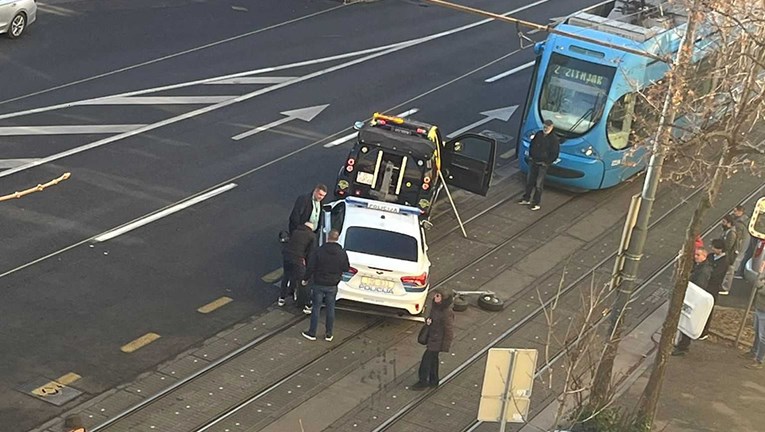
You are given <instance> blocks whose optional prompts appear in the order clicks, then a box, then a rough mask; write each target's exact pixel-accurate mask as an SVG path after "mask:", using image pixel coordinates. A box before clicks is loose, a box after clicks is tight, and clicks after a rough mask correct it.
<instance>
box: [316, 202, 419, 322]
mask: <svg viewBox="0 0 765 432" xmlns="http://www.w3.org/2000/svg"><path fill="white" fill-rule="evenodd" d="M420 213H421V210H420V209H418V208H416V207H409V206H404V205H399V204H392V203H386V202H380V201H373V200H368V199H364V198H357V197H348V198H346V199H345V200H341V201H335V202H333V203H331V204H327V205H325V206H324V207H323V215H322V220H321V235H320V236H319V243H321V244H323V243H324V242H325V241H326V238H327V234H328V233H329V231H330V230H331V229H337V230H338V231H340V244H341V245H342V246H343V248H344V249H345V250H346V252H347V253H348V261H349V262H350V265H351V270H350V271H349V272H346V273H345V274H344V275H343V279H342V281H340V284H339V285H338V290H337V299H338V300H351V301H355V302H361V303H368V304H373V305H378V306H385V307H389V308H394V309H405V310H406V311H407V312H409V313H410V314H412V315H419V314H421V313H422V310H423V307H424V306H425V300H426V298H427V296H428V287H429V282H428V276H429V273H430V260H429V259H428V255H427V250H428V246H427V244H426V243H425V233H424V230H423V228H422V226H421V225H420V220H419V216H420Z"/></svg>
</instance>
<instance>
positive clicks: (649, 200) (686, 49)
mask: <svg viewBox="0 0 765 432" xmlns="http://www.w3.org/2000/svg"><path fill="white" fill-rule="evenodd" d="M698 20H699V16H698V12H697V11H695V10H692V11H690V14H689V18H688V23H687V25H686V27H685V31H684V33H683V38H682V40H681V41H680V48H679V49H678V51H677V55H676V57H675V59H674V61H673V62H672V63H671V68H670V71H669V80H668V82H669V83H668V86H667V94H666V95H665V97H664V103H663V106H662V110H661V117H660V118H659V125H658V129H657V131H656V135H655V136H654V140H653V143H652V146H651V159H650V161H649V163H648V167H647V169H646V176H645V181H644V183H643V191H642V192H641V203H640V208H639V209H638V214H637V221H636V223H635V226H634V228H633V229H632V234H631V236H630V240H629V246H628V247H627V251H626V252H625V254H624V269H623V271H622V274H621V278H620V279H621V282H620V283H619V284H618V285H617V288H616V298H615V300H614V306H613V308H612V309H611V316H610V321H611V322H610V324H611V331H610V334H609V339H608V341H607V344H606V347H605V350H604V352H603V357H602V359H601V362H600V364H599V365H598V369H597V371H596V373H595V378H594V380H593V385H592V393H591V400H592V402H594V405H595V406H596V407H597V406H602V405H603V404H605V403H606V401H607V400H608V394H609V390H610V387H611V376H612V373H613V364H614V359H615V357H616V352H617V349H618V347H619V342H620V339H621V333H622V323H623V317H624V314H625V311H626V310H627V307H628V305H629V302H630V300H631V299H632V293H633V292H634V290H635V285H636V282H637V274H638V273H637V272H638V267H639V266H640V260H641V258H642V257H643V249H645V242H646V238H647V237H648V226H649V221H650V219H651V212H652V211H653V204H654V202H655V201H656V190H657V189H658V187H659V181H660V179H661V173H662V169H663V168H664V159H665V157H666V153H667V146H668V145H669V143H670V141H671V139H672V127H673V125H674V123H675V117H676V116H677V107H678V105H679V104H680V102H681V101H682V98H683V91H684V90H683V87H682V86H681V85H680V82H679V81H681V80H682V79H683V76H684V72H685V69H686V66H687V65H688V64H689V63H690V61H691V59H692V54H693V47H694V42H695V41H694V39H695V36H694V35H695V33H696V27H697V25H698Z"/></svg>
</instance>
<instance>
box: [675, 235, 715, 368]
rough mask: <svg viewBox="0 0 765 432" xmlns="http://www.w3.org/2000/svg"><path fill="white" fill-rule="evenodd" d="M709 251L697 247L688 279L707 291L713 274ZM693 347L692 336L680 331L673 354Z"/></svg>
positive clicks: (683, 352) (681, 353) (678, 354)
mask: <svg viewBox="0 0 765 432" xmlns="http://www.w3.org/2000/svg"><path fill="white" fill-rule="evenodd" d="M707 258H708V256H707V251H706V250H704V249H696V251H694V253H693V269H692V270H691V277H690V278H689V279H688V280H689V281H690V282H693V283H694V284H695V285H696V286H698V287H699V288H701V289H703V290H704V291H707V285H708V284H709V278H710V276H712V266H711V265H710V264H709V261H707ZM690 347H691V338H690V337H688V336H686V335H685V333H682V332H680V341H679V342H678V343H677V346H676V347H675V349H674V351H672V355H673V356H681V355H685V354H687V353H688V350H689V349H690Z"/></svg>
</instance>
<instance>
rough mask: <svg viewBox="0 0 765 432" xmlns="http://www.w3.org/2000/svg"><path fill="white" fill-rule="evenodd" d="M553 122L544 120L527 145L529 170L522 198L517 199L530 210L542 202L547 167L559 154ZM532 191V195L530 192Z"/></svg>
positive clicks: (536, 207)
mask: <svg viewBox="0 0 765 432" xmlns="http://www.w3.org/2000/svg"><path fill="white" fill-rule="evenodd" d="M553 129H554V126H553V122H552V121H551V120H545V123H544V128H543V129H542V130H541V131H539V132H537V133H536V134H534V138H533V139H532V140H531V144H530V145H529V161H528V164H529V172H528V174H527V175H526V190H525V192H524V193H523V198H521V199H520V201H518V204H521V205H530V208H531V210H539V209H540V207H539V203H540V202H542V189H543V188H544V183H545V176H546V175H547V169H548V168H550V165H552V164H553V162H555V161H556V160H557V159H558V155H559V154H560V141H559V140H558V137H557V136H556V135H555V134H554V133H553ZM532 191H533V192H534V195H533V196H532V195H531V193H532Z"/></svg>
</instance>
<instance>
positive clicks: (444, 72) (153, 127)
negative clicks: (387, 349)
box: [0, 0, 595, 428]
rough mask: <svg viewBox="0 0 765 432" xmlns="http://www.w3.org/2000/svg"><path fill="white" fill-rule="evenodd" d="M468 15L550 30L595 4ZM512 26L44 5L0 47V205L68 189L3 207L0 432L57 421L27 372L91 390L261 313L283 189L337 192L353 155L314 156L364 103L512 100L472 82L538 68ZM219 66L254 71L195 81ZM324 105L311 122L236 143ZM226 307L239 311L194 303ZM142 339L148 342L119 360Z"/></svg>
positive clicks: (445, 124)
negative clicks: (3, 197) (220, 302)
mask: <svg viewBox="0 0 765 432" xmlns="http://www.w3.org/2000/svg"><path fill="white" fill-rule="evenodd" d="M264 3H265V4H264ZM462 3H463V4H467V5H471V6H476V7H481V8H485V9H488V10H491V11H495V12H508V11H514V13H513V14H514V15H515V16H518V17H520V18H524V19H528V20H532V21H536V22H541V23H547V22H548V20H549V19H550V18H553V17H558V16H561V15H564V14H567V13H571V12H573V11H576V10H578V9H581V8H583V7H586V6H589V5H591V4H593V3H595V2H594V1H592V0H589V1H585V0H539V1H536V2H533V3H530V2H527V1H521V0H512V1H507V0H504V1H500V0H485V1H463V2H462ZM515 32H516V30H515V27H514V26H510V25H507V24H502V23H495V22H482V21H481V19H480V18H477V17H474V16H470V15H464V14H459V13H457V12H454V11H451V10H447V9H442V8H439V7H435V6H428V5H425V4H422V3H421V2H418V1H403V0H401V1H395V0H383V1H379V2H373V3H364V4H356V5H350V6H341V4H340V3H339V2H336V1H298V0H279V1H278V2H277V1H270V2H263V1H254V0H251V1H248V0H225V1H203V0H198V1H190V0H166V1H149V0H138V1H123V0H100V1H99V2H88V1H66V0H62V1H51V2H50V3H49V4H47V5H46V4H45V3H44V2H43V3H42V4H41V10H40V15H39V20H38V22H36V23H35V24H34V25H33V26H31V27H30V28H29V33H28V34H26V35H25V36H24V37H23V38H21V39H19V40H17V41H10V40H7V39H2V40H0V70H2V74H1V75H0V76H1V77H2V78H0V166H2V168H0V170H2V169H4V171H0V194H2V193H9V192H13V191H15V190H20V189H25V188H27V187H29V186H33V185H36V184H38V183H41V182H44V181H47V180H49V179H51V178H54V177H58V176H59V175H61V174H62V173H63V172H71V173H72V178H71V179H70V180H67V181H66V182H64V183H62V184H60V185H58V186H55V187H53V188H51V189H48V190H46V191H43V192H39V193H36V194H32V195H30V196H27V197H25V198H23V199H21V200H14V201H9V202H5V203H3V204H2V205H1V206H0V222H1V223H2V232H3V248H2V253H1V255H0V257H1V259H0V289H1V290H2V295H3V302H2V303H0V322H2V325H0V346H1V347H3V348H2V354H0V394H2V395H3V397H2V398H0V424H3V423H5V424H16V425H19V426H20V427H21V428H24V427H27V426H29V427H31V426H34V425H35V424H36V423H39V422H40V421H42V420H44V419H45V418H48V417H50V416H51V415H52V414H55V411H52V410H54V409H55V407H53V406H51V405H49V404H46V403H45V402H42V401H39V400H37V399H34V398H32V397H30V396H28V395H26V394H23V393H22V392H19V391H16V389H18V388H19V387H21V386H23V385H25V384H27V383H29V382H32V381H34V380H36V379H40V378H47V379H55V378H56V377H59V376H62V375H64V374H66V373H69V372H75V373H77V374H78V375H81V376H82V378H81V379H80V380H79V381H78V383H77V387H78V388H80V389H82V390H84V391H85V392H87V393H91V394H97V393H100V392H103V391H105V390H107V389H109V388H111V387H113V386H115V385H117V384H119V383H121V382H125V381H126V380H128V379H129V378H131V377H134V376H135V375H137V374H139V373H140V372H141V371H144V370H146V369H147V368H150V367H151V366H153V365H155V364H157V363H159V362H161V361H163V360H165V359H168V358H170V357H172V356H173V355H175V354H176V353H178V352H180V351H182V350H184V349H185V348H187V347H189V346H191V345H194V344H197V343H199V342H200V341H202V340H204V339H206V338H208V337H210V336H212V335H214V334H215V333H216V332H218V331H220V330H221V329H223V328H226V327H229V326H231V325H232V324H234V323H236V322H238V321H240V320H242V319H243V318H245V317H248V316H250V315H252V314H256V313H258V312H260V311H262V310H263V309H264V308H266V307H268V306H270V305H271V304H272V303H273V301H274V300H275V298H276V295H277V292H276V290H275V288H274V287H273V286H271V285H269V284H268V283H265V282H263V281H262V280H261V277H262V276H263V275H265V274H267V273H269V272H271V271H272V270H274V269H276V268H278V267H279V266H280V257H279V248H278V244H277V242H276V233H277V232H278V231H279V230H280V229H283V228H284V226H285V225H286V218H287V215H288V213H289V210H290V208H291V204H292V202H293V201H294V198H295V196H296V195H297V194H299V193H304V192H307V191H309V190H310V189H311V187H312V186H313V185H314V184H315V183H316V182H324V183H327V184H329V185H332V184H333V182H334V175H335V173H336V172H337V169H338V168H339V166H340V165H341V164H342V161H343V160H344V156H345V153H346V152H347V151H348V148H349V146H350V144H349V142H345V143H343V144H340V145H336V146H331V147H325V144H328V143H330V142H332V141H333V140H335V139H338V138H341V137H343V136H346V135H348V134H349V133H351V132H352V130H351V129H350V128H349V126H350V125H352V123H353V121H355V120H360V119H364V118H367V117H369V116H370V115H371V113H373V112H375V111H385V112H389V113H399V112H404V111H407V110H412V109H417V110H418V111H417V113H416V114H414V117H415V118H418V119H421V120H425V121H430V122H433V123H436V124H438V125H439V126H440V127H441V128H442V130H445V131H446V132H449V131H453V130H456V129H459V128H462V127H464V126H466V125H469V124H471V123H474V122H476V121H478V120H481V119H482V118H483V117H482V115H481V114H480V113H481V112H484V111H487V110H491V109H496V108H500V107H507V106H521V108H520V109H522V105H523V103H524V99H525V96H526V88H527V86H528V80H529V76H530V68H525V69H520V70H519V71H518V72H517V73H514V74H512V75H509V76H507V77H505V78H502V79H497V80H495V81H492V82H486V80H487V79H490V78H492V77H495V76H497V75H498V74H501V73H503V72H506V71H509V70H512V69H514V68H520V67H521V66H523V65H527V64H528V63H529V61H530V60H531V59H532V53H531V50H530V47H528V46H525V47H524V48H525V49H521V47H520V45H519V40H518V38H517V36H516V33H515ZM532 37H536V38H539V37H540V35H532ZM232 74H237V77H236V78H253V77H256V78H259V79H260V81H259V82H254V81H252V80H250V81H249V83H246V84H241V83H240V84H220V83H219V84H210V83H209V82H210V81H212V80H214V79H216V77H227V76H229V75H232ZM229 78H230V77H229ZM200 80H207V81H206V82H204V83H198V82H197V81H200ZM195 82H197V83H195ZM176 85H177V86H176ZM167 86H174V87H173V88H166V87H167ZM127 92H134V93H131V95H132V96H127V98H126V97H122V98H117V97H116V95H121V94H124V93H127ZM130 97H132V98H133V99H130ZM136 97H142V98H149V97H151V98H153V99H140V100H139V99H135V98H136ZM159 97H162V98H163V99H157V98H159ZM188 97H196V99H193V100H192V99H188ZM98 98H101V99H98ZM128 102H129V103H130V104H127V103H128ZM138 102H140V103H138ZM321 105H327V107H326V108H325V109H323V110H322V111H321V112H320V113H318V115H317V116H316V117H315V118H313V119H312V120H311V121H303V120H299V119H295V120H291V121H288V122H285V123H283V124H281V125H279V126H276V127H274V128H272V129H269V130H267V131H264V132H261V133H258V134H255V135H252V136H250V137H247V138H244V139H242V140H233V139H232V137H234V136H236V135H238V134H241V133H243V132H246V131H248V130H252V129H254V128H256V127H258V126H263V125H267V124H270V123H273V122H276V121H278V120H280V119H283V118H284V115H282V114H280V113H282V112H285V111H289V110H295V109H300V108H306V107H314V106H321ZM520 109H519V111H518V113H517V114H516V115H515V116H513V117H512V118H511V120H510V121H508V122H502V121H499V120H493V121H491V122H489V123H486V124H485V125H483V126H480V127H479V128H478V129H476V131H482V130H487V129H488V130H491V131H494V132H496V133H500V134H503V135H505V136H507V137H508V139H506V140H503V142H501V143H500V150H499V153H500V154H503V155H505V156H509V155H511V154H512V151H513V149H514V145H515V140H514V136H515V135H516V133H517V129H518V121H519V117H520ZM20 126H24V127H32V130H34V131H35V132H34V133H36V134H31V133H33V132H31V131H30V129H26V130H25V131H19V130H18V129H11V128H14V127H16V128H17V127H20ZM41 126H46V127H50V128H51V129H47V130H46V129H45V128H42V129H41V128H40V127H41ZM61 126H81V127H83V128H84V129H80V132H82V133H77V134H68V133H67V134H64V133H63V131H68V132H71V129H69V130H66V129H62V128H61ZM93 126H98V127H100V128H105V129H102V130H101V131H100V132H99V133H95V132H94V130H92V129H89V128H92V127H93ZM104 131H106V132H104ZM120 131H123V132H120ZM41 132H45V134H40V133H41ZM101 132H104V133H101ZM500 163H501V164H506V163H512V162H510V159H508V158H507V157H505V158H502V159H501V161H500ZM221 187H227V188H228V189H226V190H225V191H224V190H223V189H220V188H221ZM210 191H216V192H220V193H219V194H217V195H215V196H213V197H211V198H209V199H207V200H204V201H202V202H200V203H197V204H195V205H192V206H190V207H188V208H186V209H183V210H181V211H178V212H176V213H173V214H171V215H169V216H166V217H163V218H160V219H158V220H157V221H154V222H152V223H149V224H147V225H144V226H142V227H139V228H136V229H134V230H132V231H129V232H127V233H125V234H122V235H120V236H117V237H115V238H112V239H109V240H106V241H98V236H99V235H102V234H103V233H105V232H108V231H109V230H112V229H114V228H116V227H119V226H122V225H124V224H126V223H129V222H131V221H133V220H136V219H139V218H142V217H145V216H147V215H150V214H152V213H155V212H158V211H160V210H162V209H165V208H168V207H170V206H174V205H176V204H178V203H181V202H183V201H185V200H188V199H190V198H192V197H198V196H199V195H200V194H203V193H205V192H210ZM221 296H227V297H230V298H232V299H233V302H231V303H229V304H227V305H226V306H224V307H222V308H220V309H218V310H216V311H214V312H212V313H210V314H201V313H199V312H197V308H199V307H200V306H202V305H205V304H207V303H209V302H211V301H213V300H215V299H217V298H220V297H221ZM148 332H153V333H156V334H159V335H160V336H161V338H160V339H158V340H156V341H155V342H153V343H151V344H150V345H148V346H146V347H144V348H142V349H140V350H138V351H135V352H133V353H124V352H122V351H121V350H120V347H122V346H123V345H125V344H127V343H128V342H130V341H132V340H134V339H136V338H138V337H140V336H142V335H144V334H146V333H148ZM6 395H7V397H6ZM9 422H10V423H9Z"/></svg>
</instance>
